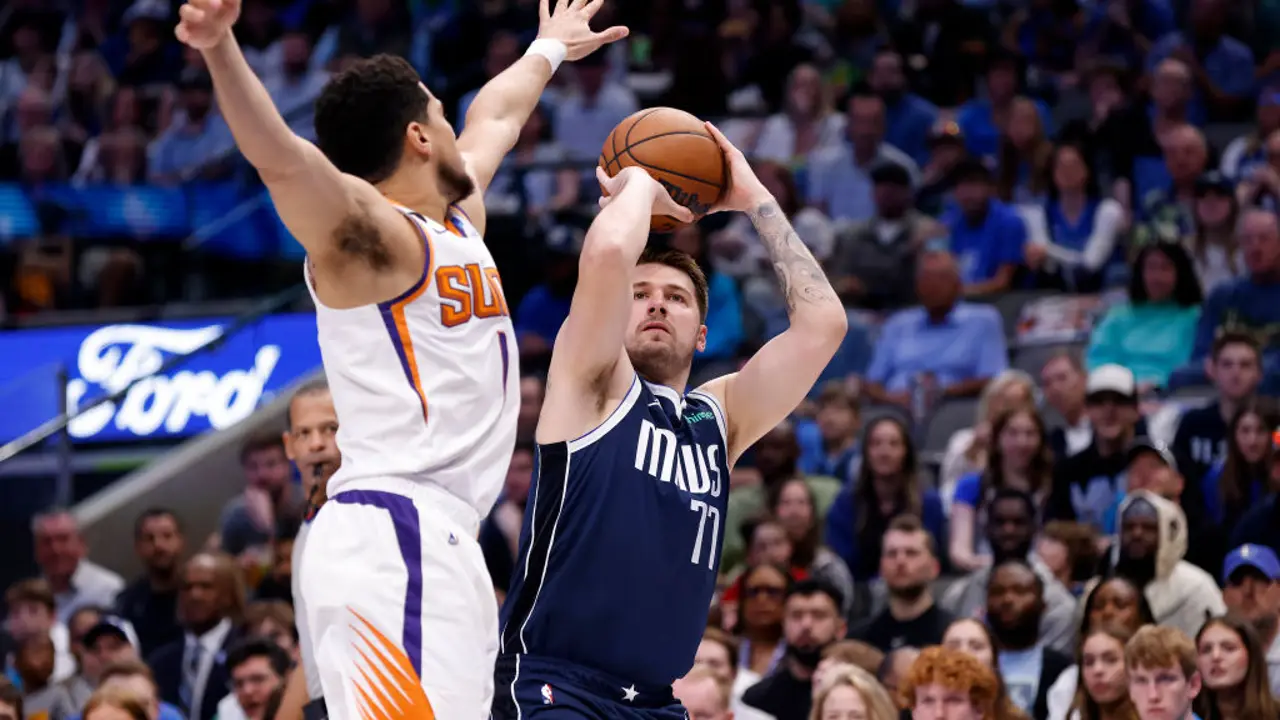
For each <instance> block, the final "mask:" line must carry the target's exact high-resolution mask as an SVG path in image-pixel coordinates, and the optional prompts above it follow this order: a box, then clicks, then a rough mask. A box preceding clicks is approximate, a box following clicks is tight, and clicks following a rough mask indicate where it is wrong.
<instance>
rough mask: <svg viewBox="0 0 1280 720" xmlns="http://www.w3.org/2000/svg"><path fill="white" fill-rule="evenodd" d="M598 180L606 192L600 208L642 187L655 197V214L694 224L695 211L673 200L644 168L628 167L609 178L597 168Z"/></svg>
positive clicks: (602, 197) (601, 199) (602, 169)
mask: <svg viewBox="0 0 1280 720" xmlns="http://www.w3.org/2000/svg"><path fill="white" fill-rule="evenodd" d="M596 179H597V180H599V181H600V187H601V188H602V189H603V190H604V194H603V195H602V196H601V198H600V207H601V208H605V207H608V205H609V203H611V202H613V201H614V200H615V199H616V198H617V197H618V196H619V195H621V194H622V192H623V190H624V189H627V188H634V187H636V186H640V187H642V188H644V189H646V190H648V191H649V192H650V193H651V194H652V196H653V214H654V215H669V216H671V217H673V218H675V219H676V220H679V221H680V222H683V223H690V222H693V220H694V216H693V211H692V210H690V209H689V208H687V207H685V206H683V205H681V204H680V203H678V202H676V201H675V200H673V199H672V198H671V195H670V194H669V193H668V192H667V189H666V188H664V187H662V183H659V182H658V181H657V180H655V179H654V178H653V176H652V175H650V174H649V173H648V172H646V171H645V170H644V168H640V167H626V168H623V169H622V170H620V171H618V174H617V175H614V176H613V177H609V174H608V173H606V172H605V171H604V168H601V167H597V168H596Z"/></svg>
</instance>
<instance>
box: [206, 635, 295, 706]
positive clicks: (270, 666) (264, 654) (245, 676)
mask: <svg viewBox="0 0 1280 720" xmlns="http://www.w3.org/2000/svg"><path fill="white" fill-rule="evenodd" d="M289 665H290V660H289V655H288V653H286V652H285V651H284V650H283V649H281V648H280V646H278V645H276V644H275V643H273V642H271V641H270V640H268V639H266V638H253V637H250V638H246V639H244V640H241V641H239V642H238V643H236V644H235V645H233V646H232V647H231V649H230V650H229V651H228V652H227V670H228V671H229V672H230V674H231V693H230V694H229V695H227V696H226V697H225V698H223V699H222V702H220V703H219V704H218V715H217V717H218V718H219V720H240V719H241V718H243V719H244V720H272V717H271V716H268V715H266V714H265V711H266V708H267V704H268V702H269V701H270V699H271V695H272V694H273V693H274V692H276V691H277V690H279V689H281V688H283V687H284V679H285V677H287V676H288V673H289Z"/></svg>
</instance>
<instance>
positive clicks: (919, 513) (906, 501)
mask: <svg viewBox="0 0 1280 720" xmlns="http://www.w3.org/2000/svg"><path fill="white" fill-rule="evenodd" d="M863 437H864V440H863V442H862V447H863V448H864V451H863V453H864V454H863V461H862V467H861V468H860V469H859V471H858V477H857V479H856V481H855V482H852V483H848V484H846V485H845V486H844V487H843V488H842V489H841V490H840V494H839V495H838V496H837V497H836V499H835V501H834V502H833V503H832V505H831V508H830V511H829V512H828V513H827V525H826V532H825V533H824V536H825V538H826V543H827V546H828V547H830V548H831V550H832V551H833V552H835V553H836V555H839V556H840V558H841V559H843V560H844V562H845V565H846V566H847V567H848V568H849V571H850V572H851V573H852V574H853V578H854V580H856V581H865V580H869V579H871V578H873V577H876V576H877V575H878V574H879V573H880V572H881V570H882V569H883V567H884V560H883V550H882V548H883V542H884V537H885V531H886V530H887V529H888V528H890V527H892V526H893V523H894V518H896V517H898V516H899V515H913V516H916V517H919V518H921V521H922V523H923V527H924V528H925V531H926V532H927V533H928V534H929V535H930V536H931V540H932V542H933V543H934V544H937V543H940V542H942V541H943V540H944V539H945V538H946V537H947V532H946V516H945V515H944V514H943V510H942V501H941V499H940V498H939V497H938V494H937V491H935V490H932V489H926V488H924V487H923V484H922V481H921V479H920V476H919V469H918V468H919V465H918V463H919V459H918V458H917V457H916V451H915V446H914V444H913V442H912V440H911V431H910V430H909V429H908V428H907V427H906V426H905V425H903V424H902V421H900V420H898V419H896V418H893V417H889V416H885V417H879V418H876V419H875V420H872V421H871V422H870V423H868V424H867V428H866V432H865V434H864V436H863Z"/></svg>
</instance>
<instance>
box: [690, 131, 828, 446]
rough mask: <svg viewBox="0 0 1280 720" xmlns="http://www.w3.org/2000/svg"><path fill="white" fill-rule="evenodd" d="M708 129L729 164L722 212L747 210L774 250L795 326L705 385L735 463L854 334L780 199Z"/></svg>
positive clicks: (792, 405)
mask: <svg viewBox="0 0 1280 720" xmlns="http://www.w3.org/2000/svg"><path fill="white" fill-rule="evenodd" d="M707 129H708V131H710V132H711V134H712V135H713V136H714V137H715V138H716V141H717V142H719V143H720V147H721V148H722V149H723V150H724V152H725V157H726V158H728V160H729V172H730V180H729V183H730V188H729V191H728V193H727V194H726V197H725V198H724V199H723V200H722V201H721V205H720V207H719V208H717V210H742V211H744V212H746V213H747V217H749V218H751V224H752V225H754V226H755V229H756V234H757V235H759V236H760V242H761V243H763V244H764V246H765V249H766V250H768V252H769V258H770V260H772V262H773V269H774V272H775V273H777V276H778V285H779V287H780V288H781V289H782V294H783V297H785V298H786V302H787V318H788V319H789V320H790V322H791V326H790V327H788V328H787V330H786V331H785V332H783V333H782V334H780V335H778V336H777V337H775V338H774V339H772V340H770V341H769V342H768V343H767V344H766V345H765V346H764V347H762V348H760V350H759V351H758V352H757V353H756V354H755V355H754V356H752V358H751V359H750V360H748V361H747V364H746V365H744V366H743V367H742V369H741V370H739V371H738V372H736V373H733V374H730V375H726V376H724V377H722V378H717V379H716V380H712V381H711V382H709V383H707V385H706V387H705V389H706V390H707V391H709V392H711V393H712V394H714V395H716V396H717V397H718V398H719V399H720V401H721V404H722V405H723V406H724V410H725V414H726V415H727V416H728V422H729V428H728V430H729V459H730V463H733V462H736V461H737V459H738V457H739V456H741V455H742V453H743V451H745V450H746V449H747V448H748V447H750V446H751V445H752V443H754V442H755V441H756V440H759V439H760V438H761V437H763V436H764V434H765V433H767V432H768V431H769V430H770V429H772V428H773V427H774V426H775V425H777V424H778V423H779V422H781V421H782V420H783V419H784V418H786V417H787V416H788V415H790V414H791V412H792V411H793V410H795V408H796V406H797V405H799V404H800V401H801V400H803V399H804V398H805V396H806V395H807V394H808V393H809V390H810V389H812V388H813V384H814V383H815V382H816V381H817V380H818V376H819V375H820V374H821V373H822V371H823V369H824V368H826V366H827V363H829V362H831V358H832V357H833V356H835V354H836V350H837V349H839V347H840V343H841V342H842V341H843V340H844V336H845V332H846V331H847V330H848V324H849V321H848V318H847V316H846V315H845V310H844V306H843V305H841V303H840V298H839V297H838V296H837V295H836V292H835V290H833V289H832V287H831V283H830V282H829V281H828V280H827V276H826V274H825V273H823V272H822V267H821V266H820V265H819V264H818V261H817V260H815V259H814V258H813V255H812V254H810V252H809V249H808V248H807V247H805V245H804V243H803V242H801V241H800V238H799V236H797V235H796V231H795V229H794V228H792V227H791V223H790V222H788V221H787V217H786V215H784V214H783V213H782V208H781V207H779V206H778V202H777V200H775V199H774V198H773V196H772V195H770V194H769V192H768V190H766V189H765V187H764V185H763V184H762V183H761V182H760V180H759V179H758V178H756V176H755V173H753V172H752V171H751V166H750V164H749V163H748V162H747V159H746V158H745V157H744V156H743V154H742V152H741V151H740V150H738V149H737V148H735V147H734V146H733V145H732V144H731V143H730V142H729V141H728V140H727V139H725V137H724V135H722V134H721V133H720V131H719V130H717V129H716V128H715V127H714V126H713V125H711V123H707Z"/></svg>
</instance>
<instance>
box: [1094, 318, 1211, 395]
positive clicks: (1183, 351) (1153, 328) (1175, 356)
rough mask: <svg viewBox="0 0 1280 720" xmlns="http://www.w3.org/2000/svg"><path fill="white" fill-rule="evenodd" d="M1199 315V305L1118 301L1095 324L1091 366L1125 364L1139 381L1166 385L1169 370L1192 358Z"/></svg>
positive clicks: (1171, 370)
mask: <svg viewBox="0 0 1280 720" xmlns="http://www.w3.org/2000/svg"><path fill="white" fill-rule="evenodd" d="M1199 319H1200V307H1199V306H1196V305H1192V306H1191V307H1182V306H1181V305H1176V304H1174V303H1144V304H1142V305H1130V304H1128V303H1126V304H1124V305H1117V306H1116V307H1113V308H1111V309H1110V310H1108V311H1107V314H1106V316H1105V317H1103V319H1102V322H1101V323H1100V324H1099V325H1098V327H1096V328H1094V330H1093V337H1092V338H1090V340H1089V352H1088V357H1087V358H1086V362H1087V364H1088V366H1089V369H1090V370H1093V369H1094V368H1096V367H1098V366H1099V365H1106V364H1107V363H1115V364H1117V365H1123V366H1124V367H1127V368H1129V369H1130V370H1132V371H1133V374H1134V376H1135V377H1137V379H1138V382H1140V383H1143V382H1151V383H1155V384H1156V385H1158V386H1160V387H1163V386H1164V385H1165V383H1166V381H1167V380H1168V379H1169V373H1171V372H1173V371H1174V370H1175V369H1177V368H1179V367H1181V366H1182V365H1184V364H1186V362H1187V361H1188V360H1190V359H1191V350H1192V347H1193V346H1194V345H1195V338H1196V323H1197V322H1198V321H1199Z"/></svg>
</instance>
